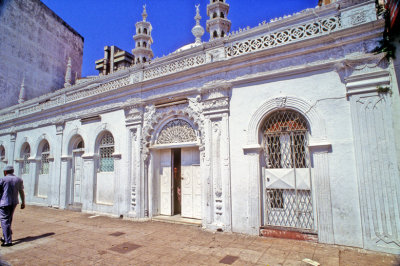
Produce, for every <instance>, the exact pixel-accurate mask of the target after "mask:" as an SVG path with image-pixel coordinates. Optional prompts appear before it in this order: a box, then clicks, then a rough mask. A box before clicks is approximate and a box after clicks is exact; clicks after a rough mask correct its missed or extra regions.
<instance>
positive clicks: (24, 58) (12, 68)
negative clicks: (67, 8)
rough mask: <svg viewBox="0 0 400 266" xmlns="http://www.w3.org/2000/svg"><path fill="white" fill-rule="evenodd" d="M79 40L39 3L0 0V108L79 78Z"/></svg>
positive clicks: (32, 0)
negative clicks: (21, 93) (68, 70)
mask: <svg viewBox="0 0 400 266" xmlns="http://www.w3.org/2000/svg"><path fill="white" fill-rule="evenodd" d="M82 54H83V37H82V36H80V35H79V33H77V32H76V31H75V30H74V29H73V28H71V27H70V26H69V25H68V24H67V23H66V22H65V21H63V20H62V19H61V18H60V17H58V16H57V15H56V14H55V13H54V12H53V11H51V10H50V9H49V8H48V7H46V6H45V5H44V4H43V3H42V2H41V1H40V0H30V1H25V0H3V1H0V97H1V99H2V101H1V103H0V109H3V108H5V107H8V106H12V105H15V104H17V103H18V99H19V95H20V88H21V84H22V83H24V90H25V92H24V93H23V95H21V98H23V99H24V100H27V99H32V98H34V97H38V96H41V95H43V94H46V93H49V92H54V91H55V90H57V89H61V88H63V87H64V81H65V74H66V70H67V63H68V58H71V77H72V82H73V81H74V79H75V77H78V78H79V77H80V76H81V67H82Z"/></svg>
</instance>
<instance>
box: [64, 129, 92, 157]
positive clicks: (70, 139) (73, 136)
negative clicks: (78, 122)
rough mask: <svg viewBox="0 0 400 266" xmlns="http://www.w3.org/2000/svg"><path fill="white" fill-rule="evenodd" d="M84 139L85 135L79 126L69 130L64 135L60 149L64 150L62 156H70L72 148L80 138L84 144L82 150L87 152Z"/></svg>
mask: <svg viewBox="0 0 400 266" xmlns="http://www.w3.org/2000/svg"><path fill="white" fill-rule="evenodd" d="M85 139H87V137H86V135H85V134H84V132H82V130H80V129H79V128H75V129H73V130H71V131H70V132H69V133H68V134H67V135H66V137H65V141H64V143H63V147H62V150H63V153H64V152H66V154H63V156H71V155H72V150H73V149H74V148H76V147H75V146H76V145H78V142H79V141H80V140H82V141H83V143H84V144H85V145H84V151H85V153H86V152H87V145H86V141H85Z"/></svg>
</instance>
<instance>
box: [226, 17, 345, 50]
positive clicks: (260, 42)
mask: <svg viewBox="0 0 400 266" xmlns="http://www.w3.org/2000/svg"><path fill="white" fill-rule="evenodd" d="M341 28H342V26H341V20H340V17H339V16H334V17H330V18H325V19H320V20H317V21H313V22H310V23H306V24H303V25H298V26H295V27H292V28H288V29H285V30H281V31H277V32H273V33H270V34H267V35H262V36H259V37H257V38H254V39H250V40H245V41H241V42H235V43H233V44H230V45H229V46H226V47H225V53H226V55H227V57H235V56H239V55H242V54H248V53H252V52H256V51H260V50H265V49H269V48H273V47H277V46H282V45H285V44H289V43H294V42H298V41H301V40H305V39H311V38H315V37H318V36H321V35H325V34H329V33H331V32H334V31H337V30H340V29H341Z"/></svg>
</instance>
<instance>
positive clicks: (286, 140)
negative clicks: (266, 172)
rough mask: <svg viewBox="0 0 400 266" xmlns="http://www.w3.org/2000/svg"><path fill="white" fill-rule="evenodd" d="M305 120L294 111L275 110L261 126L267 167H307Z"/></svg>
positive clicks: (306, 128) (306, 129) (306, 130)
mask: <svg viewBox="0 0 400 266" xmlns="http://www.w3.org/2000/svg"><path fill="white" fill-rule="evenodd" d="M307 132H308V127H307V121H306V119H305V118H304V117H303V116H302V115H300V114H299V113H297V112H295V111H290V110H285V111H277V112H274V113H273V114H272V115H270V116H269V117H268V118H267V119H266V121H265V123H264V127H263V142H264V152H265V159H266V167H267V168H308V163H309V162H308V154H307V145H308V143H307V140H308V139H307Z"/></svg>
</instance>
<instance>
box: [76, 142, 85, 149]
mask: <svg viewBox="0 0 400 266" xmlns="http://www.w3.org/2000/svg"><path fill="white" fill-rule="evenodd" d="M76 148H77V149H83V148H85V143H84V142H83V140H80V141H79V142H78V144H77V145H76Z"/></svg>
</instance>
